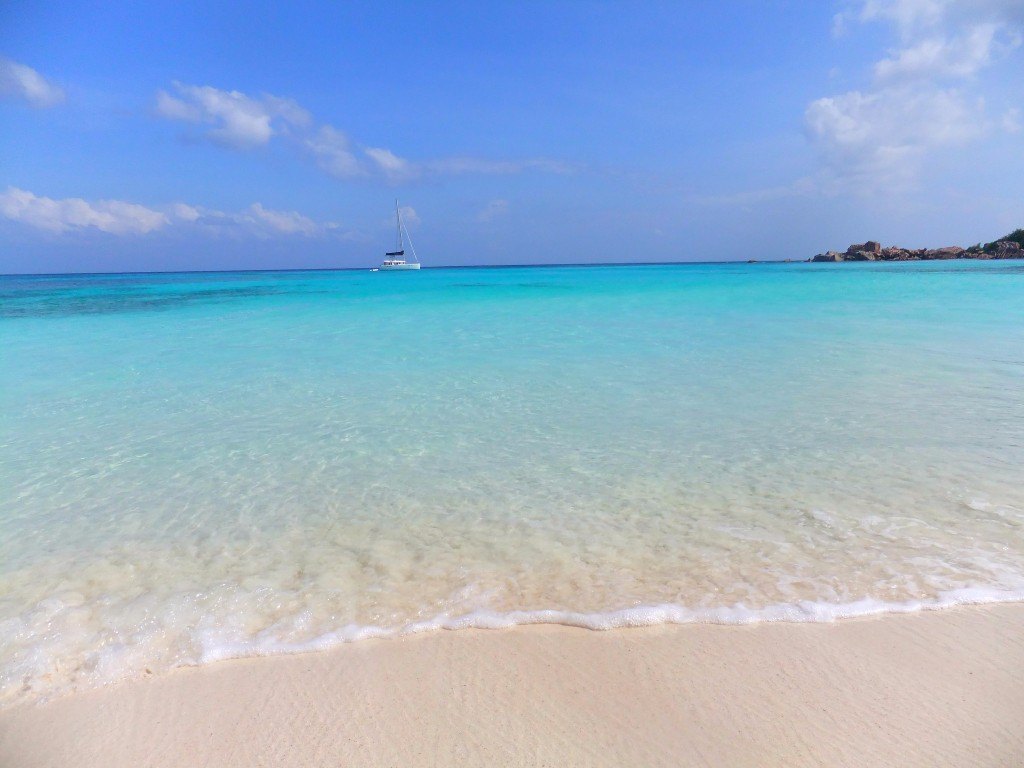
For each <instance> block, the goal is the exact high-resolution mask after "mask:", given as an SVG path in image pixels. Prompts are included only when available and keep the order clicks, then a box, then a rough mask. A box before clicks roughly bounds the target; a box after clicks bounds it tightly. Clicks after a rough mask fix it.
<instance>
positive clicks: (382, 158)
mask: <svg viewBox="0 0 1024 768" xmlns="http://www.w3.org/2000/svg"><path fill="white" fill-rule="evenodd" d="M363 152H364V153H365V154H366V156H367V157H368V158H370V160H372V161H373V163H374V165H376V167H377V168H378V169H379V170H380V171H381V172H382V173H383V174H384V175H385V176H386V177H387V178H389V179H391V180H392V181H402V180H404V179H411V178H413V177H414V176H417V175H418V174H419V170H418V169H417V168H416V167H415V166H414V165H413V164H412V163H410V162H409V161H408V160H406V159H404V158H401V157H398V155H396V154H395V153H394V152H392V151H391V150H390V149H382V148H379V147H367V148H366V149H364V150H363Z"/></svg>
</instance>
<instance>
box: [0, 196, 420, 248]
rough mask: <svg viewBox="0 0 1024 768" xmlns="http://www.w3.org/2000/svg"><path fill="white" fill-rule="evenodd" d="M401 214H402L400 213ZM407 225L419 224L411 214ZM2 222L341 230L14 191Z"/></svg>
mask: <svg viewBox="0 0 1024 768" xmlns="http://www.w3.org/2000/svg"><path fill="white" fill-rule="evenodd" d="M404 210H406V209H403V213H404ZM407 210H408V211H410V217H409V219H408V220H410V221H418V219H417V218H416V213H415V211H413V210H412V209H411V208H410V209H407ZM0 216H3V217H5V218H7V219H10V220H12V221H17V222H21V223H22V224H25V225H27V226H30V227H34V228H36V229H42V230H45V231H47V232H54V233H58V234H59V233H64V232H69V231H80V230H87V229H97V230H99V231H101V232H106V233H108V234H112V235H144V234H148V233H150V232H154V231H156V230H160V229H165V228H171V227H175V228H178V229H182V228H184V229H188V228H193V229H198V230H199V231H203V232H207V233H209V234H216V233H224V234H233V235H240V236H257V237H271V236H279V235H299V236H303V237H317V236H322V235H325V234H327V233H330V232H334V231H336V230H339V226H338V225H337V224H335V223H333V222H324V223H320V222H316V221H314V220H313V219H311V218H309V217H308V216H304V215H302V214H301V213H298V212H297V211H276V210H272V209H270V208H264V207H263V206H262V205H261V204H260V203H253V204H252V205H250V206H249V207H248V208H246V209H244V210H242V211H240V212H238V213H226V212H224V211H218V210H215V209H212V208H201V207H197V206H193V205H188V204H187V203H174V204H173V205H170V206H167V207H166V209H165V210H158V209H154V208H149V207H146V206H144V205H139V204H137V203H129V202H125V201H123V200H98V201H94V202H90V201H87V200H83V199H82V198H78V197H71V198H64V199H61V200H54V199H52V198H49V197H39V196H38V195H35V194H33V193H31V192H28V191H26V190H23V189H18V188H17V187H8V188H7V191H6V192H3V193H0Z"/></svg>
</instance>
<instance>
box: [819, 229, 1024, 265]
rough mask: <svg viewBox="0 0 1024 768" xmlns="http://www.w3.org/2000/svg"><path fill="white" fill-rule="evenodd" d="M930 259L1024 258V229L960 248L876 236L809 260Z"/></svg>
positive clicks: (820, 254)
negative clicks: (887, 241) (885, 241)
mask: <svg viewBox="0 0 1024 768" xmlns="http://www.w3.org/2000/svg"><path fill="white" fill-rule="evenodd" d="M931 259H1024V229H1017V230H1014V231H1013V232H1011V233H1010V234H1008V235H1007V236H1006V237H1001V238H999V239H998V240H994V241H993V242H991V243H985V244H984V245H982V244H981V243H978V244H977V245H972V246H971V247H970V248H961V247H960V246H958V245H948V246H946V247H945V248H915V249H911V248H900V247H899V246H896V245H893V246H889V247H888V248H883V247H882V244H881V243H879V242H876V241H874V240H868V241H867V242H866V243H860V244H854V245H851V246H850V247H849V248H847V249H846V251H845V252H843V253H840V252H839V251H826V252H825V253H819V254H818V255H817V256H815V257H814V258H812V259H809V261H919V260H931Z"/></svg>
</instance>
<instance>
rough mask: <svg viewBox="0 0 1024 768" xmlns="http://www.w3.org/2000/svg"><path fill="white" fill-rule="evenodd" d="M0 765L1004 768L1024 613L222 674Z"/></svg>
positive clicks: (107, 700)
mask: <svg viewBox="0 0 1024 768" xmlns="http://www.w3.org/2000/svg"><path fill="white" fill-rule="evenodd" d="M0 764H2V765H4V766H17V767H18V768H42V767H43V766H72V765H73V766H79V767H80V768H87V767H89V766H96V767H97V768H99V767H100V766H102V768H119V767H120V766H125V767H126V768H127V767H128V766H130V767H131V768H137V767H138V766H161V767H167V768H170V767H172V766H182V767H185V766H188V767H189V768H193V767H195V766H224V767H230V766H239V767H240V766H277V765H281V766H285V765H287V766H339V765H359V766H413V765H417V766H421V765H426V766H429V765H462V766H477V765H479V766H497V765H503V766H520V765H521V766H541V765H545V766H556V765H557V766H566V765H581V766H582V765H586V766H623V765H633V766H661V765H664V766H772V765H778V766H857V767H858V768H863V767H864V766H895V765H900V766H929V767H933V766H986V767H987V766H993V767H994V766H1016V765H1021V764H1024V605H1021V604H1004V605H990V606H970V607H961V608H953V609H946V610H941V611H926V612H922V613H918V614H910V615H887V616H881V617H874V618H864V619H850V620H844V621H838V622H835V623H828V624H786V623H779V624H769V623H765V624H756V625H750V626H716V625H689V626H660V627H651V628H643V629H620V630H612V631H608V632H595V631H590V630H583V629H573V628H565V627H559V626H532V627H519V628H515V629H511V630H495V631H487V630H461V631H454V632H451V631H442V632H435V633H428V634H422V635H416V636H409V637H405V638H398V639H388V640H368V641H362V642H356V643H351V644H348V645H345V646H342V647H339V648H336V649H334V650H330V651H325V652H321V653H307V654H300V655H293V656H276V657H266V658H257V659H244V660H237V661H226V662H221V663H216V664H212V665H208V666H204V667H199V668H185V669H180V670H177V671H175V672H173V673H170V674H167V675H163V676H156V677H153V678H149V679H145V680H136V681H132V682H128V683H123V684H120V685H114V686H111V687H107V688H104V689H101V690H96V691H90V692H83V693H77V694H72V695H69V696H65V697H63V698H60V699H56V700H53V701H50V702H48V703H45V704H42V705H36V704H24V705H20V706H18V707H15V708H13V709H8V710H6V711H4V712H2V713H0Z"/></svg>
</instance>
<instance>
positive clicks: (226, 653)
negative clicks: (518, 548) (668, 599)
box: [201, 588, 1024, 663]
mask: <svg viewBox="0 0 1024 768" xmlns="http://www.w3.org/2000/svg"><path fill="white" fill-rule="evenodd" d="M1014 602H1024V590H1020V591H1017V590H1001V589H982V588H966V589H956V590H950V591H948V592H943V593H940V594H939V595H938V596H937V597H936V598H934V599H928V600H906V601H896V602H887V601H884V600H877V599H875V598H869V597H866V598H864V599H863V600H857V601H854V602H850V603H839V604H832V603H823V602H814V601H801V602H798V603H787V604H778V605H769V606H767V607H765V608H747V607H746V606H744V605H742V604H739V605H734V606H721V607H717V608H687V607H685V606H680V605H671V604H665V605H645V606H636V607H633V608H620V609H618V610H613V611H602V612H596V613H582V612H576V611H558V610H537V611H508V612H505V613H496V612H491V611H474V612H473V613H468V614H464V615H461V616H436V617H434V618H432V619H429V620H427V621H419V622H414V623H410V624H406V625H404V626H402V627H396V628H392V629H388V628H384V627H373V626H358V625H354V624H350V625H347V626H345V627H343V628H341V629H339V630H337V631H335V632H329V633H326V634H323V635H320V636H319V637H316V638H314V639H312V640H309V641H306V642H302V643H278V642H275V641H273V640H267V639H262V640H260V639H254V640H253V641H252V642H245V643H223V644H218V643H216V642H215V641H214V642H213V643H212V644H209V645H204V649H203V653H202V658H201V663H210V662H215V661H222V660H225V659H236V658H246V657H252V656H272V655H278V654H293V653H306V652H310V651H322V650H327V649H329V648H332V647H335V646H338V645H342V644H344V643H350V642H356V641H359V640H366V639H371V638H385V637H396V636H401V635H410V634H417V633H421V632H433V631H437V630H460V629H510V628H512V627H517V626H524V625H529V624H558V625H561V626H566V627H578V628H580V629H590V630H595V631H599V632H601V631H607V630H610V629H622V628H628V627H652V626H657V625H661V624H757V623H762V622H793V623H804V622H817V623H825V622H831V621H836V620H838V619H848V618H857V617H864V616H876V615H880V614H886V613H894V614H897V613H915V612H917V611H927V610H939V609H942V608H950V607H953V606H957V605H983V604H991V603H1014ZM210 639H211V640H212V638H210Z"/></svg>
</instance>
